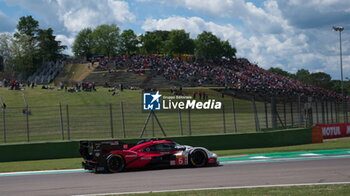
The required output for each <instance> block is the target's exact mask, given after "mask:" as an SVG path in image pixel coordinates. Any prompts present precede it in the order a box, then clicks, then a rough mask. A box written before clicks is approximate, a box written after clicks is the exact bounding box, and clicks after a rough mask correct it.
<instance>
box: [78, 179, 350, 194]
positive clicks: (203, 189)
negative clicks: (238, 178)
mask: <svg viewBox="0 0 350 196" xmlns="http://www.w3.org/2000/svg"><path fill="white" fill-rule="evenodd" d="M341 184H350V182H325V183H302V184H274V185H256V186H232V187H212V188H195V189H175V190H159V191H138V192H123V193H97V194H86V195H73V196H107V195H123V194H145V193H164V192H182V191H205V190H223V189H249V188H269V187H288V186H314V185H341Z"/></svg>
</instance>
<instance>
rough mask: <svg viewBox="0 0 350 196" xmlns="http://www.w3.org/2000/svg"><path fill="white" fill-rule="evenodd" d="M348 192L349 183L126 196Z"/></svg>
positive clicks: (326, 194) (269, 195) (339, 195)
mask: <svg viewBox="0 0 350 196" xmlns="http://www.w3.org/2000/svg"><path fill="white" fill-rule="evenodd" d="M349 193H350V185H349V184H344V185H314V186H290V187H271V188H249V189H225V190H205V191H181V192H164V193H146V194H128V196H177V195H181V196H222V195H237V196H251V195H257V196H260V195H261V196H272V195H273V196H275V195H278V196H279V195H283V196H285V195H293V196H299V195H300V196H305V195H310V196H313V195H315V196H333V195H337V196H343V195H344V196H346V195H349Z"/></svg>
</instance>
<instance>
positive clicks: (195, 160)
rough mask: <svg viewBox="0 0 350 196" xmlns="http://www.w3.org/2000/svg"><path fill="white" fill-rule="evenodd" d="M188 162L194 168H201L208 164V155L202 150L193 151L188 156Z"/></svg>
mask: <svg viewBox="0 0 350 196" xmlns="http://www.w3.org/2000/svg"><path fill="white" fill-rule="evenodd" d="M190 162H191V165H192V166H194V167H203V166H205V165H207V163H208V155H207V153H206V152H205V151H204V150H201V149H195V150H194V151H192V152H191V154H190Z"/></svg>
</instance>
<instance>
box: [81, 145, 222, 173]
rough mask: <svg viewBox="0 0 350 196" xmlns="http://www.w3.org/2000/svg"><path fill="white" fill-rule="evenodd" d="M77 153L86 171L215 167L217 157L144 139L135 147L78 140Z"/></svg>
mask: <svg viewBox="0 0 350 196" xmlns="http://www.w3.org/2000/svg"><path fill="white" fill-rule="evenodd" d="M80 154H81V155H82V157H83V158H84V162H83V163H82V165H83V168H84V169H87V170H92V171H95V172H98V171H108V172H113V173H114V172H121V171H123V170H124V169H135V168H154V167H171V166H177V167H179V166H193V167H204V166H209V165H218V164H219V163H218V161H217V155H216V154H214V153H212V152H210V151H209V150H207V149H206V148H202V147H191V146H186V145H179V144H177V143H176V142H173V141H169V140H157V139H147V140H142V141H140V142H138V143H137V144H136V145H135V146H133V147H131V148H128V145H126V144H124V143H123V142H121V141H115V140H109V141H81V142H80Z"/></svg>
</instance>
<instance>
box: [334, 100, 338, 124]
mask: <svg viewBox="0 0 350 196" xmlns="http://www.w3.org/2000/svg"><path fill="white" fill-rule="evenodd" d="M334 112H335V122H336V123H339V116H338V104H337V102H334Z"/></svg>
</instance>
